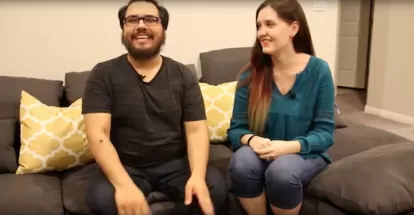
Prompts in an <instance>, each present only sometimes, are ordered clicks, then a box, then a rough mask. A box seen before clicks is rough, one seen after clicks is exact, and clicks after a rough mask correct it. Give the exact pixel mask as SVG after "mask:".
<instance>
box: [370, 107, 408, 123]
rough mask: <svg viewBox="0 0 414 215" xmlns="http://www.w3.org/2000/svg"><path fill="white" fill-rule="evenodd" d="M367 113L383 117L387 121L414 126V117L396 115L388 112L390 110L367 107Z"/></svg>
mask: <svg viewBox="0 0 414 215" xmlns="http://www.w3.org/2000/svg"><path fill="white" fill-rule="evenodd" d="M365 113H370V114H373V115H376V116H379V117H383V118H386V119H390V120H394V121H397V122H401V123H406V124H410V125H414V117H412V116H407V115H403V114H400V113H396V112H392V111H388V110H384V109H380V108H376V107H372V106H368V105H365Z"/></svg>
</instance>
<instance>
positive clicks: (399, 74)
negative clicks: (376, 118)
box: [366, 0, 414, 124]
mask: <svg viewBox="0 0 414 215" xmlns="http://www.w3.org/2000/svg"><path fill="white" fill-rule="evenodd" d="M413 11H414V2H410V1H386V0H376V3H375V8H374V23H373V35H372V48H371V59H370V60H371V62H370V76H369V83H368V89H369V90H368V101H367V106H366V111H367V112H370V113H374V114H377V115H381V116H383V117H387V118H391V119H394V120H398V121H403V122H406V123H410V124H414V96H413V93H414V85H412V84H413V82H414V72H413V71H414V70H413V57H412V53H413V50H414V43H413V42H412V41H413V38H414V29H413V28H411V27H410V26H411V25H410V23H411V22H412V20H414V13H413Z"/></svg>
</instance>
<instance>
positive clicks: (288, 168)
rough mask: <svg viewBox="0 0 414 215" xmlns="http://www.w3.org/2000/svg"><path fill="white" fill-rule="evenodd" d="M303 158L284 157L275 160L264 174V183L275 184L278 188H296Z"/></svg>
mask: <svg viewBox="0 0 414 215" xmlns="http://www.w3.org/2000/svg"><path fill="white" fill-rule="evenodd" d="M303 161H304V160H303V158H302V157H300V156H299V155H293V154H292V155H285V156H282V157H279V158H277V159H276V160H274V161H273V162H272V163H270V165H269V166H268V168H267V170H266V172H265V178H266V183H270V184H277V185H278V187H281V188H283V187H286V186H288V187H289V186H296V185H297V184H298V183H300V179H301V177H300V174H301V169H302V168H303V167H302V166H303V165H302V163H303Z"/></svg>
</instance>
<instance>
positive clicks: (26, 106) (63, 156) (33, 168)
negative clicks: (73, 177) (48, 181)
mask: <svg viewBox="0 0 414 215" xmlns="http://www.w3.org/2000/svg"><path fill="white" fill-rule="evenodd" d="M81 108H82V100H81V99H79V100H77V101H76V102H74V103H73V104H72V105H71V106H70V107H54V106H47V105H45V104H43V103H42V102H40V101H39V100H38V99H36V98H35V97H33V96H31V95H30V94H28V93H27V92H25V91H22V94H21V101H20V129H21V131H20V132H21V134H20V140H21V148H20V156H19V167H18V169H17V171H16V174H28V173H43V172H50V171H63V170H67V169H69V168H72V167H75V166H80V165H84V164H86V163H89V162H91V161H92V160H93V158H92V155H91V154H90V153H89V149H88V146H87V140H86V135H85V128H84V123H83V116H82V112H81Z"/></svg>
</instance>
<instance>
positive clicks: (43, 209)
mask: <svg viewBox="0 0 414 215" xmlns="http://www.w3.org/2000/svg"><path fill="white" fill-rule="evenodd" d="M0 190H1V191H0V192H1V195H0V214H4V215H6V214H10V215H28V214H41V215H63V214H64V212H63V205H62V196H61V188H60V180H59V177H57V176H54V175H52V174H51V175H46V174H29V175H15V174H12V173H10V174H1V175H0Z"/></svg>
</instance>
